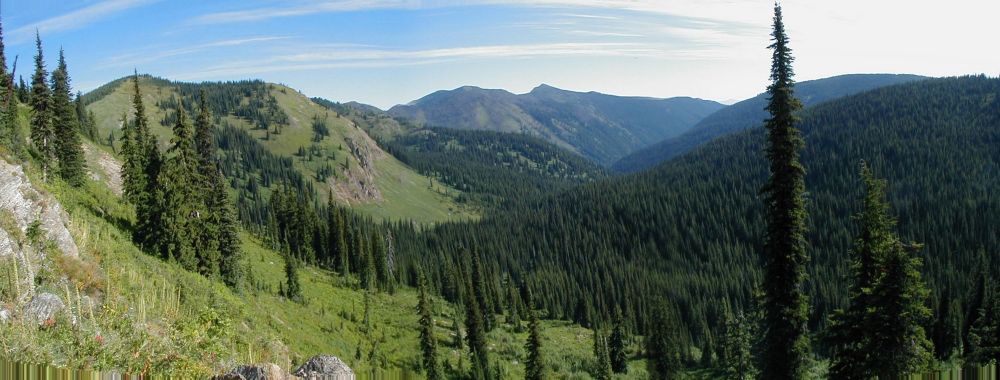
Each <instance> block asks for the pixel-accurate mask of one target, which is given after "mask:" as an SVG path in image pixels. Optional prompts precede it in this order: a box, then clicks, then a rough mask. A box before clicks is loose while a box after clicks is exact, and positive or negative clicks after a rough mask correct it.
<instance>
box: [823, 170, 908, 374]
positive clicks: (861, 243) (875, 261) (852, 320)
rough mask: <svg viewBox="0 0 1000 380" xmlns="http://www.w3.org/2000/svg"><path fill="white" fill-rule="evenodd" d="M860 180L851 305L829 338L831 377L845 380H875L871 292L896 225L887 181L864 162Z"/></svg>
mask: <svg viewBox="0 0 1000 380" xmlns="http://www.w3.org/2000/svg"><path fill="white" fill-rule="evenodd" d="M861 178H862V181H863V182H864V187H865V195H864V198H863V199H862V210H861V211H860V212H859V213H858V214H857V215H856V216H855V220H857V223H858V227H859V234H858V237H857V238H856V239H855V241H854V247H853V248H852V249H851V252H850V254H851V263H850V269H851V273H852V279H851V286H850V289H849V291H848V297H849V305H848V308H847V310H845V311H838V312H837V313H835V314H834V316H833V317H832V320H831V327H830V332H829V334H828V336H827V338H826V339H827V341H828V343H829V345H830V346H831V347H832V350H833V357H832V359H831V361H830V374H831V375H832V376H833V377H837V378H845V379H861V378H869V377H872V376H874V371H875V370H876V368H875V366H874V363H873V361H874V358H873V357H872V354H873V352H872V349H873V348H872V346H871V344H872V342H871V340H870V339H869V338H870V335H869V332H870V331H871V329H872V328H873V324H874V318H875V317H876V316H875V315H874V311H873V307H874V305H873V304H872V303H873V299H872V297H873V295H872V290H873V289H874V288H875V286H876V284H877V282H878V280H879V277H880V276H881V271H882V270H883V269H884V264H885V260H886V257H887V256H888V255H889V252H890V251H891V250H892V249H893V246H894V241H895V239H894V236H893V231H892V228H893V227H894V226H895V221H894V220H893V219H892V218H891V217H890V216H889V210H888V209H889V205H888V203H886V202H885V200H884V198H885V186H886V184H885V181H880V180H878V179H876V178H875V177H874V175H872V173H871V170H870V169H869V168H868V165H867V164H865V163H864V162H862V163H861Z"/></svg>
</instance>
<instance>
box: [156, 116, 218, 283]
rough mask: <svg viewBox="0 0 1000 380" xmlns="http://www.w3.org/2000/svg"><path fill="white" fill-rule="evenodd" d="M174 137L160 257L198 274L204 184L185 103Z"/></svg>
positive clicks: (166, 166)
mask: <svg viewBox="0 0 1000 380" xmlns="http://www.w3.org/2000/svg"><path fill="white" fill-rule="evenodd" d="M173 131H174V136H173V138H171V140H170V144H171V146H170V149H168V150H167V156H168V158H167V161H166V162H165V163H164V166H163V174H162V177H163V178H162V180H160V181H159V182H160V183H162V194H163V195H162V200H163V201H164V202H165V203H164V207H163V209H162V211H163V214H162V223H163V236H162V238H161V239H159V242H158V244H157V246H158V247H159V251H160V252H161V254H162V255H163V256H164V257H165V258H167V259H172V260H177V262H179V263H180V264H181V266H182V267H184V268H185V269H188V270H196V269H198V267H199V262H198V256H197V252H196V250H195V244H194V242H193V241H192V238H193V237H195V236H197V231H196V229H195V228H194V226H197V225H198V224H196V223H195V222H199V221H200V219H201V218H203V217H206V216H207V215H203V213H204V210H203V209H202V208H201V202H200V201H201V199H202V198H201V195H200V194H198V192H197V190H198V188H197V186H198V184H199V183H201V179H200V176H199V175H198V154H197V152H196V151H195V147H194V136H193V134H192V133H191V127H190V126H189V125H188V121H187V116H186V115H185V112H184V105H183V102H180V103H178V106H177V122H176V123H175V124H174V128H173Z"/></svg>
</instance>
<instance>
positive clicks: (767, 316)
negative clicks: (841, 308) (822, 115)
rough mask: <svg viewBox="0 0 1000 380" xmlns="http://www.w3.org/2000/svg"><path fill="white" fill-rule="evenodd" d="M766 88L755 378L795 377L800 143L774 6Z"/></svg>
mask: <svg viewBox="0 0 1000 380" xmlns="http://www.w3.org/2000/svg"><path fill="white" fill-rule="evenodd" d="M771 37H772V39H771V41H773V43H772V44H771V46H770V48H771V49H772V50H773V55H772V58H771V85H770V86H768V94H769V95H770V97H769V101H768V105H767V110H768V112H769V113H770V114H771V117H770V118H769V119H768V120H767V121H766V123H765V127H766V128H767V148H766V154H767V158H768V160H769V161H770V173H771V176H770V179H769V180H768V183H767V185H765V186H764V188H763V190H762V191H763V193H764V205H765V207H764V208H765V217H766V219H765V220H766V222H767V231H766V235H765V240H764V272H765V274H764V297H765V302H764V324H765V330H764V334H765V335H764V346H763V353H762V361H763V363H762V368H761V370H762V372H761V377H762V378H765V379H801V378H803V377H804V376H805V373H806V368H807V364H808V363H807V361H808V357H809V340H808V338H807V337H806V333H807V331H806V329H807V326H806V322H807V315H806V314H807V313H806V312H807V308H808V305H807V302H806V295H805V293H804V291H803V283H804V282H805V274H806V273H805V266H806V262H807V261H808V260H809V257H808V254H807V253H806V240H805V232H806V210H805V195H804V194H805V168H804V167H803V166H802V164H801V163H799V151H800V150H801V149H802V146H803V141H802V138H801V137H800V136H799V131H798V129H796V127H795V123H796V117H795V112H796V111H797V110H799V109H800V108H802V104H801V103H799V101H798V100H797V99H796V98H795V94H794V86H795V82H794V80H793V79H792V77H793V74H794V73H793V71H792V60H793V58H792V51H791V49H790V48H789V47H788V36H787V35H786V34H785V24H784V22H783V21H782V16H781V6H780V5H778V4H775V6H774V25H773V31H772V33H771Z"/></svg>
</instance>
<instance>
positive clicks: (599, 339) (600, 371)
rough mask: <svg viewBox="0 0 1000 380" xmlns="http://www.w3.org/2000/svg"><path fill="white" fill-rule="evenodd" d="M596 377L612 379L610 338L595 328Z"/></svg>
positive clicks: (600, 379) (598, 379) (603, 379)
mask: <svg viewBox="0 0 1000 380" xmlns="http://www.w3.org/2000/svg"><path fill="white" fill-rule="evenodd" d="M594 378H595V379H597V380H609V379H611V357H610V356H609V355H608V338H607V337H606V336H604V334H603V333H601V331H600V330H594Z"/></svg>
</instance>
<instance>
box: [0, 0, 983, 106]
mask: <svg viewBox="0 0 1000 380" xmlns="http://www.w3.org/2000/svg"><path fill="white" fill-rule="evenodd" d="M997 3H1000V2H997V1H995V0H949V1H948V2H947V7H945V6H944V4H945V2H941V1H925V0H912V1H897V0H880V1H870V0H842V1H835V2H834V1H814V0H786V1H784V2H783V7H784V9H785V15H786V23H787V25H788V29H789V34H790V36H791V39H792V48H793V49H794V51H795V55H796V58H797V60H796V71H797V73H798V78H799V79H800V80H806V79H816V78H822V77H827V76H832V75H837V74H845V73H858V72H891V73H915V74H923V75H931V76H945V75H961V74H974V73H987V74H989V75H994V76H995V75H997V73H1000V50H997V49H996V48H995V46H996V43H995V41H994V38H995V37H996V36H998V35H1000V23H996V22H995V21H993V20H992V18H993V17H994V15H996V14H998V11H1000V6H998V4H997ZM772 4H773V3H772V2H769V1H757V0H747V1H743V0H538V1H526V0H469V1H452V0H330V1H324V0H285V1H273V0H242V1H229V0H198V1H192V0H82V1H74V0H16V1H12V0H7V1H3V3H2V10H0V12H2V20H3V26H4V33H5V42H6V43H7V54H8V59H9V60H12V59H13V56H14V55H18V56H19V57H20V58H19V61H18V62H19V69H18V72H19V73H21V74H25V73H28V72H29V70H30V67H29V65H30V62H31V57H32V55H33V54H34V51H33V48H34V47H33V37H34V31H35V30H36V29H37V30H39V31H40V33H41V35H42V41H43V43H44V45H45V53H46V55H47V62H48V63H49V65H50V66H52V64H53V63H54V61H55V57H56V54H57V52H58V49H59V47H60V46H62V47H64V48H65V50H66V55H67V60H68V63H69V68H70V74H71V76H72V78H73V80H74V86H75V87H76V88H77V89H80V90H83V91H86V90H89V89H93V88H94V87H96V86H99V85H100V84H102V83H105V82H107V81H110V80H113V79H116V78H119V77H121V76H124V75H127V74H129V73H131V72H132V70H133V69H138V70H139V72H142V73H150V74H153V75H157V76H162V77H166V78H169V79H176V80H184V81H205V80H236V79H246V78H260V79H264V80H267V81H270V82H279V83H285V84H288V85H290V86H292V87H294V88H296V89H299V90H301V91H303V92H304V93H306V94H307V95H309V96H321V97H325V98H328V99H331V100H335V101H349V100H357V101H361V102H365V103H369V104H373V105H376V106H379V107H382V108H386V107H389V106H391V105H394V104H399V103H405V102H408V101H411V100H413V99H416V98H419V97H420V96H423V95H425V94H427V93H430V92H433V91H436V90H440V89H451V88H455V87H459V86H462V85H475V86H480V87H487V88H503V89H507V90H510V91H513V92H517V93H521V92H526V91H529V90H530V89H531V88H533V87H535V86H537V85H538V84H541V83H547V84H550V85H553V86H556V87H560V88H566V89H571V90H580V91H590V90H594V91H600V92H605V93H612V94H619V95H641V96H654V97H670V96H694V97H700V98H706V99H713V100H719V101H732V100H738V99H742V98H746V97H750V96H753V95H755V94H756V93H759V92H761V91H762V90H763V89H764V86H765V85H766V82H767V74H768V64H769V61H768V60H769V54H768V52H767V51H766V50H765V48H766V46H767V45H768V32H769V23H770V16H771V6H772Z"/></svg>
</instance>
